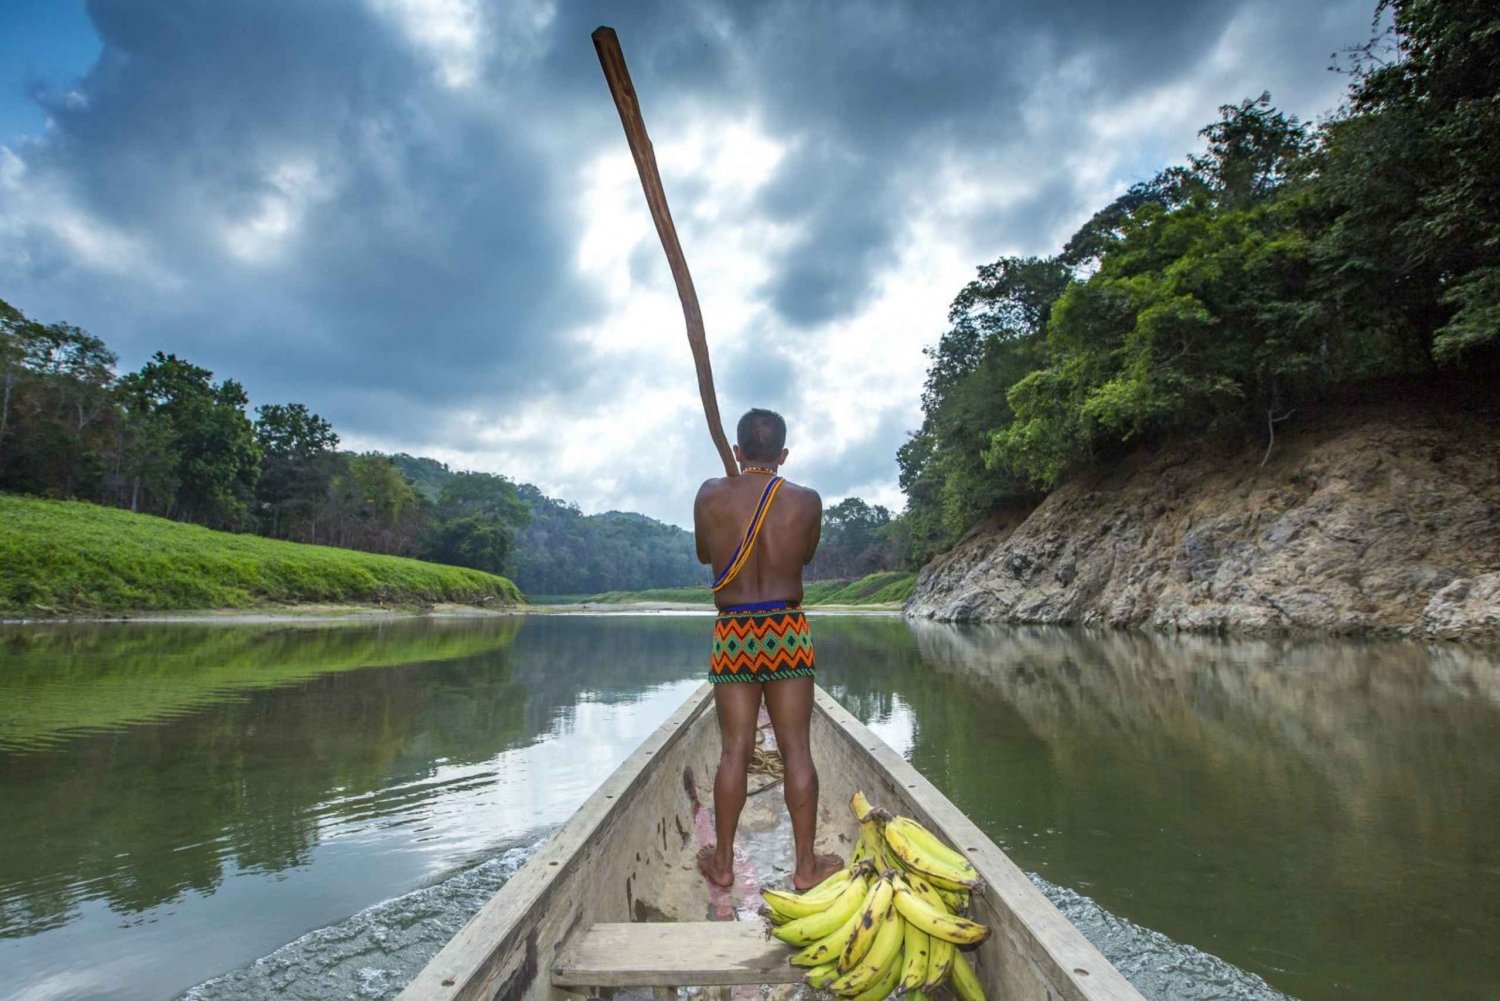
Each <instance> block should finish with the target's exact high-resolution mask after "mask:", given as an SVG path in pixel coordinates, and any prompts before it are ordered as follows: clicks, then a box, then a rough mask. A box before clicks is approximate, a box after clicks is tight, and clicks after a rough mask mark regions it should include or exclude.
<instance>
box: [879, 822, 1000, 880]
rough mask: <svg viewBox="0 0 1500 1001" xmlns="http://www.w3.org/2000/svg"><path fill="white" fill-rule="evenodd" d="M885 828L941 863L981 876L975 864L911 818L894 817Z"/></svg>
mask: <svg viewBox="0 0 1500 1001" xmlns="http://www.w3.org/2000/svg"><path fill="white" fill-rule="evenodd" d="M885 826H886V828H887V830H890V829H892V828H894V829H895V832H896V834H897V835H898V836H901V837H905V838H906V839H907V840H909V841H910V842H911V843H912V844H914V845H916V846H917V847H918V848H920V849H922V850H924V851H926V852H927V854H929V855H931V856H932V857H933V858H935V859H937V860H938V861H939V862H942V863H943V864H945V865H947V866H949V867H951V868H954V869H958V870H960V871H966V872H971V873H973V875H974V876H976V877H977V876H978V875H979V873H977V872H974V864H973V863H972V862H970V861H969V860H968V859H967V858H965V857H964V856H963V855H962V854H961V853H960V852H959V851H958V850H957V849H954V848H949V847H948V846H947V845H945V844H943V840H942V839H941V838H939V837H938V836H937V835H936V834H933V833H932V832H931V831H929V830H928V829H927V828H925V827H923V826H922V825H921V824H919V823H917V822H916V821H915V820H912V819H911V818H910V817H892V818H890V819H889V820H888V821H886V825H885Z"/></svg>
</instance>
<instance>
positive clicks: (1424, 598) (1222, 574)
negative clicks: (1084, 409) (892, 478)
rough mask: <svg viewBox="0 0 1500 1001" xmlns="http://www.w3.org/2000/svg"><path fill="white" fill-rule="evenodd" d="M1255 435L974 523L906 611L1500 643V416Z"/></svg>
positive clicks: (1143, 463) (1358, 410)
mask: <svg viewBox="0 0 1500 1001" xmlns="http://www.w3.org/2000/svg"><path fill="white" fill-rule="evenodd" d="M1278 432H1279V433H1278V436H1277V442H1276V445H1275V448H1274V449H1273V450H1272V451H1271V454H1270V457H1269V459H1268V460H1267V461H1266V462H1265V464H1264V465H1262V464H1261V460H1262V458H1263V457H1264V455H1265V448H1264V444H1261V445H1259V446H1255V445H1250V446H1247V447H1243V448H1235V449H1210V448H1207V447H1204V446H1199V447H1194V446H1192V445H1189V444H1185V443H1177V444H1170V445H1164V446H1161V447H1159V448H1156V449H1154V450H1150V451H1143V452H1140V453H1137V454H1135V455H1133V456H1130V457H1129V458H1127V459H1125V460H1124V461H1123V462H1121V463H1119V464H1117V465H1114V466H1113V467H1112V468H1109V469H1101V470H1097V471H1094V472H1091V473H1088V474H1084V475H1080V476H1078V477H1076V478H1075V479H1073V480H1072V481H1070V482H1067V483H1065V484H1063V485H1062V486H1060V487H1059V488H1058V489H1057V490H1055V491H1054V492H1053V493H1052V494H1050V495H1049V496H1048V497H1047V498H1046V500H1045V501H1044V502H1043V503H1042V504H1041V505H1040V506H1038V507H1037V508H1035V509H1034V510H1030V511H1016V512H1001V513H997V514H996V515H994V516H992V517H991V518H989V519H987V520H985V521H984V522H982V523H981V524H979V525H977V526H975V528H974V529H973V530H971V531H970V532H969V534H968V535H967V536H966V537H965V538H964V539H963V540H962V541H961V542H960V543H959V544H958V545H957V546H956V547H955V548H954V549H953V550H952V551H951V552H949V553H947V554H946V555H944V556H941V557H939V558H938V559H936V560H934V561H933V562H932V563H931V564H929V565H928V566H927V567H926V568H924V569H923V571H922V573H921V575H920V576H919V578H918V581H917V587H916V591H915V593H914V594H913V596H912V598H911V600H910V601H909V602H908V604H907V606H906V611H907V614H908V615H911V616H916V617H922V618H932V619H941V620H977V621H989V622H1032V623H1083V624H1096V625H1142V626H1147V627H1151V628H1157V629H1166V630H1191V631H1234V632H1278V631H1303V630H1314V631H1323V632H1334V633H1382V634H1393V635H1407V636H1414V637H1428V638H1434V639H1461V640H1478V641H1496V642H1500V412H1497V409H1496V407H1495V406H1493V404H1492V403H1487V402H1483V401H1481V402H1479V403H1475V402H1473V401H1472V400H1471V401H1469V402H1467V403H1465V404H1464V405H1461V406H1447V407H1443V408H1438V409H1434V408H1433V407H1432V405H1431V403H1430V401H1423V400H1413V399H1405V400H1397V401H1394V402H1387V403H1380V404H1357V405H1345V406H1343V407H1340V408H1328V409H1325V410H1323V411H1320V412H1317V413H1309V414H1306V415H1305V416H1304V417H1303V418H1302V420H1301V422H1300V424H1299V425H1298V426H1297V427H1295V428H1286V429H1280V428H1279V429H1278Z"/></svg>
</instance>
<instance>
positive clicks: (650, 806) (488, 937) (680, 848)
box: [400, 683, 1142, 1001]
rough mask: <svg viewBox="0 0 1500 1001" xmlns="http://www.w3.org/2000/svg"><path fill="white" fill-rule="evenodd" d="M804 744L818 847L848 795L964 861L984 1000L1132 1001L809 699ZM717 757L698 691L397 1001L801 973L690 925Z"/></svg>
mask: <svg viewBox="0 0 1500 1001" xmlns="http://www.w3.org/2000/svg"><path fill="white" fill-rule="evenodd" d="M812 749H813V758H814V761H815V762H816V763H817V767H818V774H819V780H820V785H821V796H820V804H819V824H818V827H819V831H818V840H819V845H818V847H819V849H820V850H832V851H838V852H839V853H840V854H841V855H845V856H847V854H848V852H849V850H850V848H851V847H852V845H853V843H854V839H855V836H856V833H857V826H856V824H855V822H854V818H853V816H852V814H851V813H850V811H849V807H848V803H849V799H850V797H851V796H852V795H853V793H854V791H855V790H857V789H862V790H864V792H865V794H866V795H867V796H868V797H869V798H870V800H871V801H872V802H873V803H875V804H877V805H879V806H884V807H885V808H886V809H889V810H891V811H892V812H896V813H902V814H906V815H907V816H911V817H915V818H916V819H917V820H919V821H921V822H922V823H924V824H926V825H927V826H928V827H929V828H930V829H932V830H933V831H934V832H936V833H938V834H939V835H941V836H942V837H943V838H944V839H945V840H946V841H947V842H948V843H949V844H951V845H954V846H955V847H957V848H959V849H960V850H962V851H964V852H965V853H966V854H968V856H969V857H970V858H971V859H972V860H973V862H974V866H975V867H976V868H977V869H978V870H979V873H980V875H981V876H982V877H983V879H984V881H985V883H986V884H987V889H986V890H985V891H984V892H983V893H982V894H976V895H975V897H974V904H973V916H974V917H975V918H976V920H979V921H983V922H985V923H986V924H989V925H990V926H991V927H992V928H993V930H994V934H992V935H991V936H990V938H989V939H988V940H987V941H986V942H984V943H983V944H982V945H981V946H980V947H979V948H978V949H977V950H976V951H974V952H972V953H969V958H970V961H971V962H972V963H973V964H974V966H975V969H976V971H977V972H978V974H979V976H980V979H981V981H982V982H983V984H984V986H985V990H986V993H987V995H988V997H989V998H990V999H992V1001H1000V999H1005V1001H1084V999H1087V1001H1142V998H1141V995H1140V994H1138V993H1137V992H1136V990H1135V988H1133V987H1132V986H1131V985H1130V984H1129V983H1128V982H1127V981H1126V980H1125V978H1124V977H1123V976H1121V975H1120V973H1119V972H1118V971H1117V970H1116V969H1115V968H1114V967H1112V966H1111V965H1110V964H1109V963H1108V961H1106V960H1105V958H1104V956H1103V955H1101V954H1100V953H1099V951H1098V950H1097V949H1095V948H1094V947H1093V946H1092V945H1091V944H1089V942H1088V941H1087V940H1086V939H1085V938H1084V937H1083V935H1082V934H1081V933H1080V932H1079V931H1078V929H1077V928H1076V927H1074V926H1073V925H1072V924H1071V923H1070V922H1069V921H1068V920H1067V919H1066V918H1064V917H1063V915H1062V914H1061V913H1060V912H1059V911H1058V910H1057V908H1055V907H1053V906H1052V904H1051V902H1050V901H1048V900H1047V898H1046V897H1045V896H1043V895H1042V893H1041V891H1039V890H1038V889H1037V888H1036V887H1035V886H1034V885H1033V884H1032V882H1031V881H1030V880H1029V879H1027V878H1026V875H1025V873H1023V872H1022V871H1021V870H1020V869H1019V868H1018V867H1017V866H1016V865H1015V863H1013V862H1012V861H1011V860H1010V859H1009V858H1007V857H1006V855H1005V854H1004V853H1003V852H1002V851H1001V850H1000V849H999V848H998V847H996V845H995V844H994V842H992V841H991V840H990V839H989V838H988V837H986V836H985V835H984V833H983V832H982V831H980V830H979V828H977V827H976V826H975V825H974V824H973V823H972V822H971V821H970V820H969V819H968V818H967V817H965V816H964V815H963V814H962V813H961V812H960V811H959V810H958V809H957V808H956V807H955V806H954V805H953V804H952V803H950V802H949V801H948V799H947V797H945V796H944V795H943V794H942V793H941V792H939V791H938V790H937V788H936V787H934V786H933V785H932V784H931V783H930V782H928V781H927V780H926V779H925V778H923V777H922V775H921V774H920V773H919V772H917V770H916V769H915V768H913V767H912V766H911V765H910V764H908V763H907V762H906V761H905V760H904V759H903V758H902V757H901V756H900V755H898V754H897V753H895V752H894V751H892V750H891V749H890V747H888V746H887V745H886V744H885V743H884V742H883V741H881V740H880V739H879V738H878V737H876V736H875V735H874V734H873V733H871V732H870V730H869V729H868V728H866V727H865V726H864V725H862V724H861V723H860V722H859V721H858V720H856V719H855V718H854V717H853V716H851V715H850V714H849V713H848V712H847V711H845V710H844V708H843V707H842V706H840V705H839V704H838V703H837V702H836V701H834V700H833V699H832V698H831V697H830V696H829V695H828V693H827V692H825V691H823V690H822V689H821V688H819V689H818V691H817V704H816V708H815V710H814V712H813V720H812ZM718 757H719V732H718V723H717V720H716V718H715V714H714V712H713V697H712V688H711V686H710V685H708V684H706V683H705V684H704V685H702V686H701V687H700V688H699V689H698V690H697V691H695V692H694V693H693V694H692V695H691V696H690V697H689V698H688V699H687V701H686V702H684V703H683V705H682V706H681V707H680V708H678V709H677V710H676V711H675V712H674V713H673V714H672V715H671V717H669V718H668V719H667V721H666V722H664V723H663V724H662V725H661V726H660V727H659V728H658V729H657V730H656V731H655V732H654V733H653V734H652V735H651V736H650V737H649V738H647V740H646V741H645V742H644V743H643V744H642V745H641V746H640V747H639V748H638V749H637V750H636V751H635V753H634V754H632V755H631V756H630V758H629V759H627V760H626V761H625V763H624V764H623V765H621V766H620V768H619V769H617V770H616V771H615V772H614V774H612V775H611V776H609V778H608V779H606V780H605V781H604V784H603V785H602V786H601V787H600V788H599V789H598V791H596V792H595V793H594V794H593V795H592V796H590V797H589V799H588V800H587V801H586V802H585V803H584V804H583V806H582V807H580V808H579V810H578V812H577V813H575V814H574V815H573V817H572V818H571V819H570V820H569V821H568V822H567V823H566V824H564V825H563V827H562V828H560V829H559V830H558V831H557V832H556V834H554V835H553V836H552V837H551V838H549V839H548V840H547V841H546V842H545V843H544V844H543V845H542V847H541V848H539V849H538V850H537V852H536V854H535V855H534V856H533V857H532V858H531V859H530V861H529V862H528V863H527V864H526V865H525V867H524V868H522V869H521V870H520V871H519V872H517V873H516V874H515V876H513V877H512V878H511V879H510V881H509V882H507V883H506V884H505V886H503V887H502V888H501V889H500V891H499V892H497V893H496V894H495V896H494V897H492V898H491V899H490V900H489V901H488V902H487V903H486V904H485V905H484V906H483V907H482V908H481V909H480V910H479V912H478V913H477V914H475V915H474V917H473V918H472V919H471V920H470V921H469V923H468V924H467V925H465V926H464V928H463V929H462V930H461V931H460V932H459V933H458V934H457V935H456V936H454V938H453V939H452V941H450V942H449V943H448V944H447V945H446V946H444V947H443V949H442V950H441V951H440V952H439V953H438V954H437V955H436V956H435V957H434V958H433V960H432V962H430V963H429V964H428V965H427V966H426V967H425V968H424V969H423V970H422V971H421V972H420V973H419V974H418V975H417V976H416V978H415V979H414V980H413V981H412V982H411V984H410V985H409V986H408V987H407V988H406V990H405V991H403V992H402V994H401V996H400V997H401V1001H419V999H420V1001H438V999H442V1001H449V999H463V1001H468V999H485V1001H491V999H496V1001H521V999H528V1001H539V999H549V1001H561V999H564V998H566V997H567V996H569V995H575V996H586V997H588V996H597V995H600V994H605V995H607V994H610V993H611V992H612V991H613V990H615V989H619V988H637V989H641V988H644V989H646V991H647V993H650V989H651V988H658V989H660V988H670V987H676V986H689V985H691V986H703V987H722V986H724V985H735V984H791V983H794V982H796V981H797V979H798V977H799V975H800V974H801V973H802V972H803V971H801V970H796V969H793V968H791V967H790V966H788V965H787V963H786V958H787V956H788V955H789V954H790V950H788V948H787V947H786V946H784V945H782V944H781V943H780V942H778V941H776V940H775V939H767V938H766V936H765V934H764V932H763V930H762V928H761V927H760V923H759V921H744V920H742V921H722V920H721V921H717V922H709V921H706V920H705V918H707V917H709V916H710V911H711V909H712V907H711V904H710V897H711V896H712V894H711V892H710V890H709V888H708V885H707V883H706V881H705V880H704V879H703V877H702V876H701V875H699V874H698V872H697V870H696V868H695V866H694V858H695V854H696V851H697V848H698V837H697V835H696V833H695V832H696V831H698V830H702V829H703V827H702V824H703V821H704V816H703V815H702V811H704V810H706V809H707V808H708V807H709V806H710V805H711V800H712V789H713V775H714V770H715V768H716V767H717V764H718ZM771 797H774V799H775V800H776V801H777V802H776V803H775V805H776V806H777V807H778V808H779V807H780V803H779V800H780V798H781V797H780V795H779V793H777V792H770V793H769V794H768V795H767V796H766V797H757V798H760V799H765V800H766V801H767V803H768V804H769V801H770V799H771ZM787 854H788V855H789V854H790V851H789V847H788V852H787ZM749 903H751V904H752V905H753V904H754V903H758V901H752V902H749ZM744 910H748V908H744V907H743V905H742V913H743V911H744ZM683 922H693V924H692V925H684V924H683ZM660 993H661V991H660V990H658V994H660ZM773 996H774V995H773Z"/></svg>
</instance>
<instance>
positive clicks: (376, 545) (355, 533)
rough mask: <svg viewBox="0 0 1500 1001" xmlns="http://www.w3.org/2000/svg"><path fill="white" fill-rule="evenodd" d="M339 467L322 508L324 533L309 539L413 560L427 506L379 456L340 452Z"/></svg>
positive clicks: (418, 549)
mask: <svg viewBox="0 0 1500 1001" xmlns="http://www.w3.org/2000/svg"><path fill="white" fill-rule="evenodd" d="M345 460H346V461H345V466H344V469H343V470H341V471H340V472H338V473H337V474H336V475H335V476H334V477H333V481H332V483H331V484H330V486H329V497H328V502H327V503H326V504H325V505H324V506H323V510H322V518H321V521H322V523H323V524H324V525H325V526H326V528H325V529H324V531H325V533H326V535H325V536H324V537H321V538H320V537H317V535H316V533H317V532H318V526H317V523H315V524H314V526H313V532H314V535H315V538H314V540H313V541H320V542H327V543H329V544H332V545H335V546H346V547H348V548H350V549H362V550H365V551H367V552H372V553H386V554H389V555H395V556H417V555H420V554H421V553H422V551H423V536H424V535H425V534H426V532H427V529H428V526H429V524H430V517H429V515H428V511H427V505H426V503H425V502H424V501H423V499H422V496H421V494H419V493H417V490H416V488H415V487H413V486H412V484H411V481H410V480H408V479H407V478H406V477H405V476H403V475H402V474H401V470H399V469H397V468H396V465H395V463H393V462H391V460H390V459H389V458H388V457H387V456H384V455H379V454H377V453H371V454H366V455H348V454H345Z"/></svg>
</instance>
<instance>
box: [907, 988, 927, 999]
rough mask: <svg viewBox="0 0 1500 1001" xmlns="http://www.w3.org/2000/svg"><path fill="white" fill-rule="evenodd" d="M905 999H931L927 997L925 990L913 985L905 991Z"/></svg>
mask: <svg viewBox="0 0 1500 1001" xmlns="http://www.w3.org/2000/svg"><path fill="white" fill-rule="evenodd" d="M906 1001H931V999H930V998H928V997H927V992H926V991H924V990H922V989H921V988H920V987H914V988H912V989H911V990H909V991H907V992H906Z"/></svg>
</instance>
